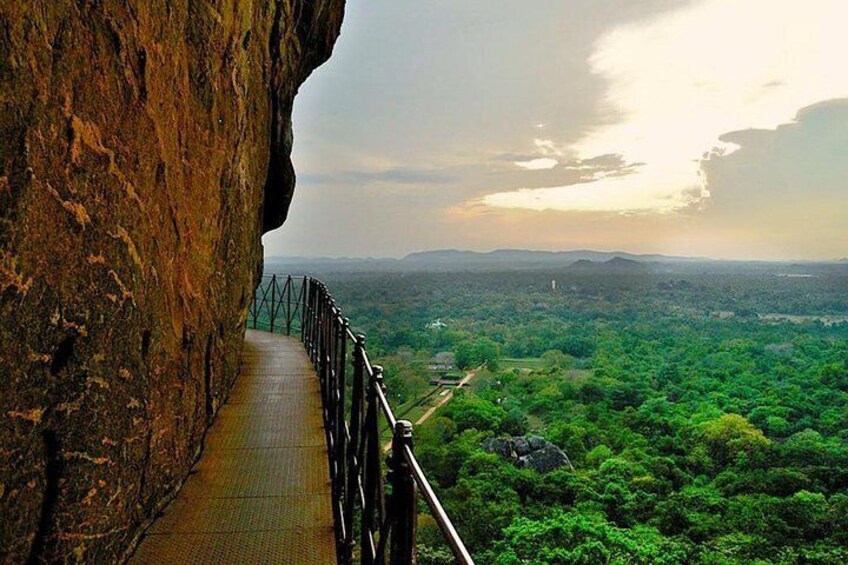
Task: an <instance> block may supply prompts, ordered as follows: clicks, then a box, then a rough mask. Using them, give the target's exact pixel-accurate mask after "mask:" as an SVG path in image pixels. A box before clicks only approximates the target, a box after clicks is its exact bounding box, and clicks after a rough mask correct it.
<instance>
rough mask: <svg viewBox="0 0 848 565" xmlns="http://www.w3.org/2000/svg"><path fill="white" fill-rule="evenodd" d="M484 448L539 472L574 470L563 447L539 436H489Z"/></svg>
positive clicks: (514, 463)
mask: <svg viewBox="0 0 848 565" xmlns="http://www.w3.org/2000/svg"><path fill="white" fill-rule="evenodd" d="M483 449H484V450H485V451H487V452H489V453H496V454H498V455H499V456H501V457H502V458H504V459H506V460H507V461H509V462H510V463H512V464H513V465H515V466H516V467H521V468H530V469H533V470H535V471H536V472H538V473H543V474H544V473H550V472H551V471H555V470H556V469H559V468H561V467H568V468H569V469H571V470H572V471H573V470H574V465H572V464H571V461H570V460H569V459H568V455H566V454H565V452H564V451H563V450H562V449H560V448H559V447H557V446H555V445H554V444H552V443H551V442H549V441H548V440H546V439H545V438H543V437H539V436H527V437H512V438H504V437H495V438H489V439H487V440H486V441H484V442H483Z"/></svg>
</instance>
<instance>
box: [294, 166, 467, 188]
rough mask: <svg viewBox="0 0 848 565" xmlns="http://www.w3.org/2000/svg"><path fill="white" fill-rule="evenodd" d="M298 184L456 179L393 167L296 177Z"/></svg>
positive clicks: (412, 181)
mask: <svg viewBox="0 0 848 565" xmlns="http://www.w3.org/2000/svg"><path fill="white" fill-rule="evenodd" d="M297 180H298V183H299V184H356V185H360V186H363V185H370V184H375V183H388V184H444V183H451V182H454V181H456V177H454V176H453V175H450V174H447V173H445V172H443V171H440V170H431V169H416V168H407V167H393V168H388V169H383V170H373V171H341V172H338V173H332V174H303V175H298V179H297Z"/></svg>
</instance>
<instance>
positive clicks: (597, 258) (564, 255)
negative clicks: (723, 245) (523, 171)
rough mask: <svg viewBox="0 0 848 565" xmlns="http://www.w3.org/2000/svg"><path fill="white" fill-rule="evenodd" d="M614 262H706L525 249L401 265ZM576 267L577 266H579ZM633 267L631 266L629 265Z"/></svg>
mask: <svg viewBox="0 0 848 565" xmlns="http://www.w3.org/2000/svg"><path fill="white" fill-rule="evenodd" d="M612 260H617V262H615V263H612V266H615V267H624V266H625V265H626V264H625V263H621V262H620V261H630V262H632V263H648V262H650V263H680V262H687V263H691V262H704V261H709V260H710V259H707V258H705V257H680V256H673V255H659V254H649V255H639V254H635V253H627V252H625V251H593V250H590V249H579V250H574V251H530V250H526V249H498V250H496V251H489V252H487V253H482V252H478V251H462V250H458V249H441V250H437V251H422V252H419V253H410V254H409V255H407V256H406V257H404V258H403V261H404V262H415V263H431V264H434V263H436V264H446V263H463V264H466V265H468V264H469V263H474V264H482V263H485V264H505V263H509V264H528V263H531V264H547V265H550V266H565V265H573V264H576V263H578V262H580V263H581V264H582V265H583V266H587V265H585V263H582V262H589V263H604V262H607V261H612ZM578 266H579V265H578ZM630 266H632V265H630Z"/></svg>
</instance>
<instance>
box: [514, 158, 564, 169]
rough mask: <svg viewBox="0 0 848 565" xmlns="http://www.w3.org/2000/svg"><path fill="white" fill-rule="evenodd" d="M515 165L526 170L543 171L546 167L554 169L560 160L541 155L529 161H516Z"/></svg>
mask: <svg viewBox="0 0 848 565" xmlns="http://www.w3.org/2000/svg"><path fill="white" fill-rule="evenodd" d="M515 165H516V166H518V167H519V168H521V169H524V170H525V171H541V170H545V169H553V168H554V167H556V166H557V165H559V161H557V160H556V159H551V158H550V157H540V158H538V159H531V160H529V161H515Z"/></svg>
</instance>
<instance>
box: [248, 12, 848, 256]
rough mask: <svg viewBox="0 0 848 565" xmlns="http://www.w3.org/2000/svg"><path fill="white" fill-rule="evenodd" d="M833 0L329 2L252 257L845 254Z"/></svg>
mask: <svg viewBox="0 0 848 565" xmlns="http://www.w3.org/2000/svg"><path fill="white" fill-rule="evenodd" d="M845 21H848V4H846V3H845V2H844V0H805V1H804V2H798V1H797V0H745V1H744V2H740V1H738V0H532V1H526V2H515V1H514V0H428V1H427V2H420V1H417V2H416V1H413V0H348V7H347V11H346V15H345V23H344V26H343V28H342V34H341V37H340V38H339V41H338V43H337V45H336V48H335V51H334V54H333V57H332V58H331V59H330V61H329V62H328V63H326V64H325V65H324V66H323V67H321V68H319V69H318V70H317V71H315V73H314V74H313V75H312V77H310V78H309V80H308V81H307V82H306V84H305V85H304V86H303V87H302V88H301V91H300V94H299V95H298V97H297V98H296V100H295V111H294V151H293V155H292V159H293V161H294V165H295V169H296V171H297V177H298V182H297V188H296V191H295V197H294V202H293V204H292V208H291V211H290V214H289V220H288V221H287V222H286V224H285V225H284V226H283V227H282V228H280V229H279V230H276V231H274V232H271V233H269V234H266V236H265V237H264V239H263V242H264V245H265V254H266V256H308V257H315V256H329V257H402V256H403V255H405V254H407V253H410V252H414V251H421V250H428V249H444V248H455V249H472V250H479V251H488V250H493V249H502V248H520V249H542V250H554V251H556V250H569V249H584V248H590V249H598V250H624V251H630V252H636V253H667V254H675V255H693V256H708V257H715V258H728V259H837V258H843V257H846V256H848V159H846V155H848V72H845V71H844V69H843V68H842V67H843V61H842V58H843V56H844V54H845V53H848V33H846V32H845V30H844V22H845Z"/></svg>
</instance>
